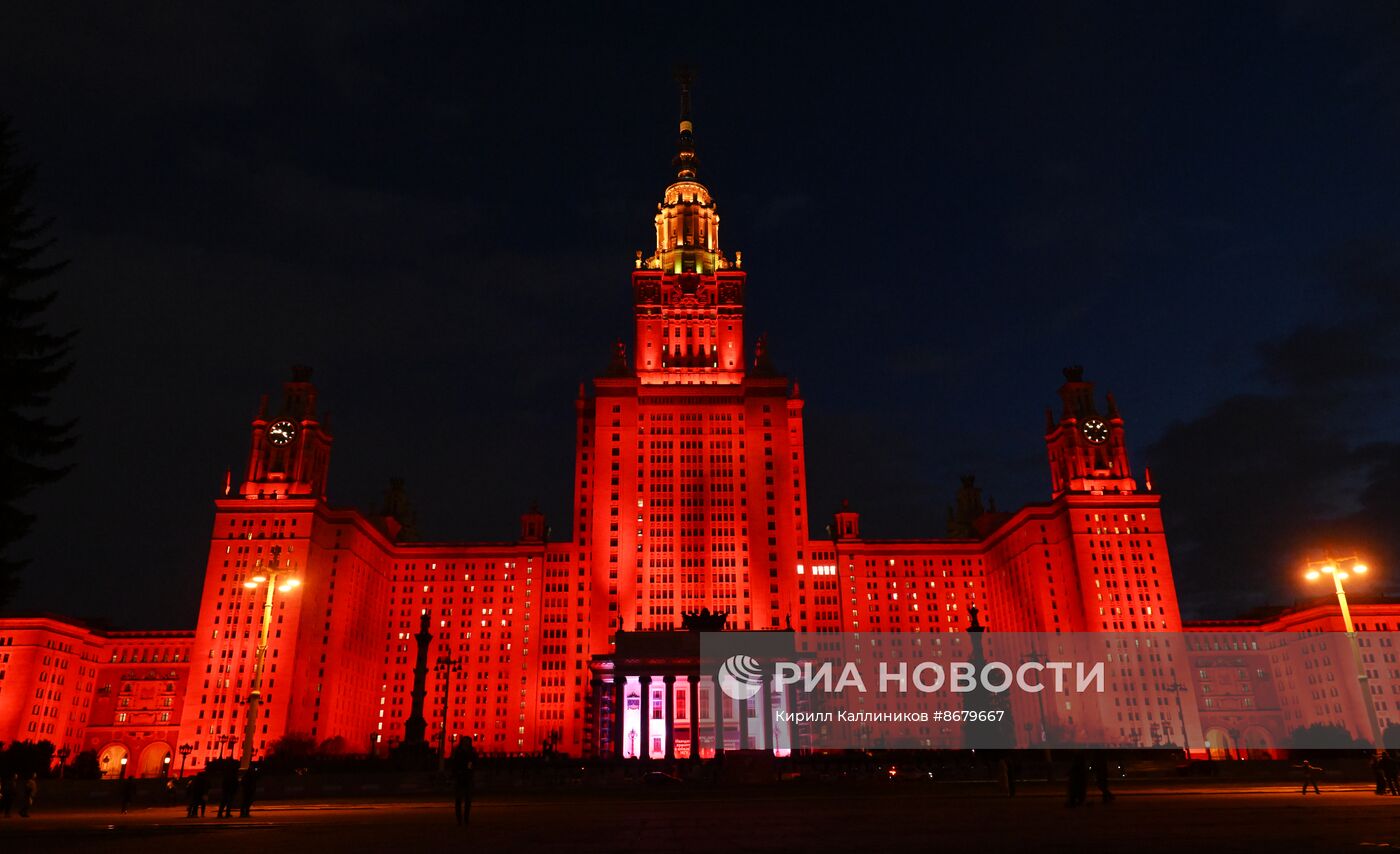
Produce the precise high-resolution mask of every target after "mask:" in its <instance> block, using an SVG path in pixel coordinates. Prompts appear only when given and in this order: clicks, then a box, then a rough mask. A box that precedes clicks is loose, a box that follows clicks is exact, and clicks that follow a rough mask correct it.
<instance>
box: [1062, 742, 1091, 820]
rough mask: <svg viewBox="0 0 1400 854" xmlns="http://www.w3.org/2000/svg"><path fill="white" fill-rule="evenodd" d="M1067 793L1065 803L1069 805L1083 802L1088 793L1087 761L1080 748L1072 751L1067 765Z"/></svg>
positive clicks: (1072, 805)
mask: <svg viewBox="0 0 1400 854" xmlns="http://www.w3.org/2000/svg"><path fill="white" fill-rule="evenodd" d="M1068 794H1069V797H1068V799H1067V800H1066V801H1065V805H1066V806H1071V807H1077V806H1079V805H1080V804H1082V803H1084V800H1085V798H1087V797H1088V794H1089V763H1088V760H1087V759H1086V758H1085V756H1084V751H1082V750H1076V751H1074V759H1073V760H1072V761H1071V762H1070V765H1069V780H1068Z"/></svg>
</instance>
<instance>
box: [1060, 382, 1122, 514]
mask: <svg viewBox="0 0 1400 854" xmlns="http://www.w3.org/2000/svg"><path fill="white" fill-rule="evenodd" d="M1064 374H1065V384H1064V385H1062V386H1060V400H1061V401H1062V403H1063V408H1062V410H1061V413H1060V417H1059V420H1058V421H1057V420H1056V419H1055V416H1054V414H1053V413H1052V412H1051V411H1050V410H1049V409H1047V410H1046V411H1045V446H1046V450H1047V451H1048V453H1049V457H1050V483H1051V493H1052V495H1053V497H1055V498H1058V497H1060V496H1061V495H1064V494H1065V493H1067V492H1077V493H1089V494H1092V495H1111V494H1124V495H1126V494H1130V493H1132V492H1135V491H1136V490H1137V482H1136V481H1134V480H1133V476H1132V471H1131V469H1129V468H1128V448H1127V444H1126V443H1125V442H1124V439H1123V418H1122V416H1121V415H1120V414H1119V412H1118V404H1117V403H1116V402H1114V400H1113V395H1111V394H1110V395H1107V396H1106V403H1107V412H1105V413H1104V414H1100V413H1099V410H1098V405H1097V404H1096V402H1095V400H1094V384H1093V383H1091V382H1085V380H1084V369H1083V368H1081V367H1079V366H1078V365H1075V366H1073V367H1069V368H1065V370H1064Z"/></svg>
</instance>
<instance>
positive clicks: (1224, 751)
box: [1206, 727, 1234, 759]
mask: <svg viewBox="0 0 1400 854" xmlns="http://www.w3.org/2000/svg"><path fill="white" fill-rule="evenodd" d="M1233 748H1234V744H1233V743H1232V742H1231V741H1230V734H1229V733H1228V732H1226V731H1225V730H1223V729H1221V728H1220V727H1211V728H1210V729H1208V730H1206V750H1207V751H1208V752H1209V753H1210V758H1211V759H1233V758H1234V753H1233Z"/></svg>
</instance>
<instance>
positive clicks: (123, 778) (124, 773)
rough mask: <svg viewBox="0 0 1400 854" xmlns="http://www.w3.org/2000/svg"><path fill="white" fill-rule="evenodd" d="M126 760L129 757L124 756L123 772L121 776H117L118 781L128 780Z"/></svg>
mask: <svg viewBox="0 0 1400 854" xmlns="http://www.w3.org/2000/svg"><path fill="white" fill-rule="evenodd" d="M126 760H127V757H125V756H123V757H122V771H121V774H119V775H118V776H117V779H118V780H125V779H126Z"/></svg>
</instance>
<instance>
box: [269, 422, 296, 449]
mask: <svg viewBox="0 0 1400 854" xmlns="http://www.w3.org/2000/svg"><path fill="white" fill-rule="evenodd" d="M296 434H297V428H296V425H295V424H293V423H292V422H290V421H278V422H277V423H276V424H273V425H272V426H271V427H269V428H267V438H269V439H271V440H272V444H274V445H285V444H287V443H288V442H290V441H292V438H293V437H295V436H296Z"/></svg>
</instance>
